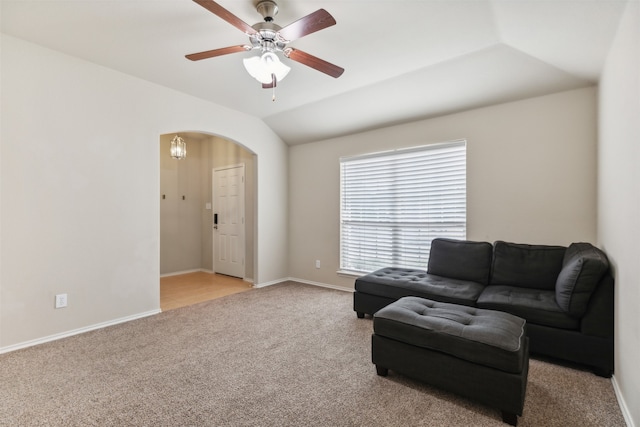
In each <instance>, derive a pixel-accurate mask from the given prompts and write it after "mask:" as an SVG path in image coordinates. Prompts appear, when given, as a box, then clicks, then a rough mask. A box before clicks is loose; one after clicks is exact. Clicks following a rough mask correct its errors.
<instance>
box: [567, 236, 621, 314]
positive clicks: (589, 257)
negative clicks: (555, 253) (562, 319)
mask: <svg viewBox="0 0 640 427" xmlns="http://www.w3.org/2000/svg"><path fill="white" fill-rule="evenodd" d="M608 269H609V261H608V260H607V256H606V255H605V254H604V252H602V251H601V250H600V249H598V248H596V247H595V246H593V245H591V244H589V243H572V244H571V245H570V246H569V247H568V248H567V252H566V253H565V255H564V259H563V261H562V270H561V271H560V274H559V275H558V280H557V282H556V302H557V303H558V305H559V306H560V308H562V309H563V310H564V311H566V312H567V313H569V315H571V316H574V317H581V316H582V315H583V314H584V313H585V312H586V311H587V305H588V304H589V298H591V294H592V293H593V291H594V290H595V288H596V286H597V285H598V283H599V282H600V279H602V276H604V274H605V273H606V271H607V270H608Z"/></svg>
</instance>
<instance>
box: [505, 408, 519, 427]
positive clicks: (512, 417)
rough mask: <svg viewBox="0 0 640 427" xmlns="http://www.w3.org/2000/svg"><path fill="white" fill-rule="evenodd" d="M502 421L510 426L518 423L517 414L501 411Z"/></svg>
mask: <svg viewBox="0 0 640 427" xmlns="http://www.w3.org/2000/svg"><path fill="white" fill-rule="evenodd" d="M502 421H503V422H505V423H507V424H511V425H512V426H517V425H518V416H517V415H516V414H514V413H513V412H506V411H502Z"/></svg>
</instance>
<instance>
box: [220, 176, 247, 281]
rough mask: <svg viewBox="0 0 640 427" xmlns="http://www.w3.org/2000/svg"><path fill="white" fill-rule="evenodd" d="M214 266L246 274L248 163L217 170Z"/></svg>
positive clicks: (222, 270) (224, 270)
mask: <svg viewBox="0 0 640 427" xmlns="http://www.w3.org/2000/svg"><path fill="white" fill-rule="evenodd" d="M212 188H213V201H214V206H213V214H214V225H213V242H214V248H213V268H214V270H215V272H216V273H221V274H226V275H228V276H234V277H241V278H243V277H244V258H245V256H244V250H245V248H244V246H245V245H244V240H245V237H244V235H245V231H244V165H239V166H231V167H226V168H220V169H214V171H213V186H212Z"/></svg>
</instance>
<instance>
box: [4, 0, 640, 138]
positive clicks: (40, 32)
mask: <svg viewBox="0 0 640 427" xmlns="http://www.w3.org/2000/svg"><path fill="white" fill-rule="evenodd" d="M216 1H217V2H218V3H219V4H220V5H221V6H223V7H224V8H226V9H227V10H228V11H230V12H231V13H233V14H234V15H236V16H237V17H239V18H240V19H242V20H243V21H245V22H247V23H249V24H251V25H252V24H254V23H257V22H261V21H262V17H261V15H260V14H258V13H257V11H256V8H255V0H253V1H252V0H216ZM631 1H635V0H631ZM277 3H278V6H279V13H278V14H277V16H276V17H275V22H276V23H277V24H279V25H280V26H283V27H284V26H285V25H287V24H289V23H291V22H294V21H296V20H297V19H299V18H301V17H303V16H306V15H308V14H310V13H312V12H314V11H316V10H318V9H320V8H324V9H326V10H327V11H328V12H329V13H330V14H331V15H332V16H333V17H334V18H335V20H336V21H337V25H334V26H331V27H329V28H326V29H323V30H321V31H319V32H316V33H313V34H310V35H307V36H305V37H303V38H300V39H298V40H294V41H292V42H291V43H290V45H289V46H291V47H294V48H296V49H300V50H303V51H305V52H307V53H310V54H313V55H315V56H317V57H320V58H322V59H324V60H326V61H329V62H331V63H333V64H336V65H339V66H341V67H343V68H345V70H346V71H345V72H344V74H343V75H342V76H341V77H340V78H338V79H334V78H332V77H329V76H327V75H325V74H323V73H320V72H318V71H316V70H314V69H312V68H309V67H307V66H304V65H302V64H300V63H297V62H293V61H291V60H289V59H287V58H284V57H283V59H282V61H283V62H285V63H286V64H287V65H289V66H291V67H292V70H291V72H290V73H289V75H288V76H287V77H286V79H284V80H283V81H281V82H280V83H279V84H278V86H277V88H276V100H275V101H272V93H271V90H269V89H262V88H261V86H260V84H259V83H258V82H257V81H255V80H254V79H253V78H251V77H250V76H249V75H248V74H247V72H246V71H245V70H244V67H243V64H242V59H243V58H246V57H250V56H255V55H256V52H255V51H253V52H242V53H235V54H231V55H226V56H220V57H216V58H211V59H206V60H202V61H198V62H192V61H189V60H187V59H185V57H184V55H185V54H189V53H194V52H200V51H204V50H209V49H215V48H221V47H226V46H233V45H239V44H246V43H248V37H247V36H246V35H245V34H243V33H242V32H241V31H239V30H238V29H237V28H235V27H233V26H232V25H230V24H229V23H227V22H225V21H224V20H222V19H220V18H219V17H218V16H216V15H214V14H212V13H211V12H209V11H208V10H206V9H205V8H203V7H202V6H200V5H199V4H197V3H195V2H193V1H191V0H170V1H163V0H104V1H96V0H30V1H25V0H17V1H15V0H2V2H1V7H2V9H1V25H2V27H1V28H2V32H3V33H6V34H9V35H12V36H15V37H19V38H22V39H25V40H28V41H31V42H34V43H37V44H40V45H43V46H45V47H49V48H52V49H55V50H58V51H61V52H64V53H67V54H69V55H73V56H76V57H79V58H82V59H85V60H88V61H91V62H94V63H97V64H100V65H103V66H105V67H109V68H112V69H115V70H118V71H120V72H123V73H127V74H130V75H133V76H136V77H139V78H141V79H145V80H148V81H150V82H154V83H156V84H159V85H162V86H166V87H169V88H173V89H175V90H178V91H181V92H184V93H187V94H191V95H193V96H196V97H199V98H203V99H206V100H210V101H212V102H215V103H217V104H220V105H223V106H226V107H228V108H231V109H234V110H238V111H242V112H245V113H247V114H250V115H253V116H256V117H259V118H261V119H262V120H263V121H264V122H265V123H266V124H267V125H268V126H270V127H271V128H272V129H273V130H274V131H275V132H276V133H277V134H278V135H279V136H280V137H281V138H282V139H283V140H284V141H285V142H286V143H287V144H290V145H294V144H302V143H306V142H311V141H317V140H323V139H327V138H331V137H335V136H339V135H345V134H349V133H354V132H360V131H363V130H369V129H375V128H377V127H382V126H387V125H391V124H397V123H403V122H408V121H413V120H418V119H423V118H428V117H434V116H438V115H443V114H447V113H452V112H456V111H462V110H466V109H471V108H477V107H481V106H485V105H491V104H496V103H501V102H506V101H512V100H517V99H522V98H528V97H532V96H537V95H544V94H548V93H553V92H558V91H563V90H570V89H575V88H579V87H585V86H589V85H593V84H595V83H597V82H598V79H599V76H600V72H601V70H602V66H603V63H604V60H605V58H606V55H607V51H608V48H609V46H610V44H611V42H612V40H613V37H614V36H615V32H616V29H617V26H618V22H619V19H620V16H621V15H622V12H623V11H624V8H625V7H626V5H627V3H628V2H627V1H623V0H465V1H462V0H319V1H316V0H280V1H278V2H277Z"/></svg>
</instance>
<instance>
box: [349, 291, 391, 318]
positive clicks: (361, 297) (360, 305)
mask: <svg viewBox="0 0 640 427" xmlns="http://www.w3.org/2000/svg"><path fill="white" fill-rule="evenodd" d="M394 301H396V300H395V299H393V298H387V297H381V296H378V295H371V294H365V293H362V292H358V291H355V292H354V293H353V310H354V311H355V312H356V314H357V315H358V317H359V318H361V319H362V318H363V317H364V315H365V314H369V315H371V316H373V315H374V314H375V312H376V311H378V310H380V309H381V308H383V307H386V306H388V305H389V304H391V303H392V302H394Z"/></svg>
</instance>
